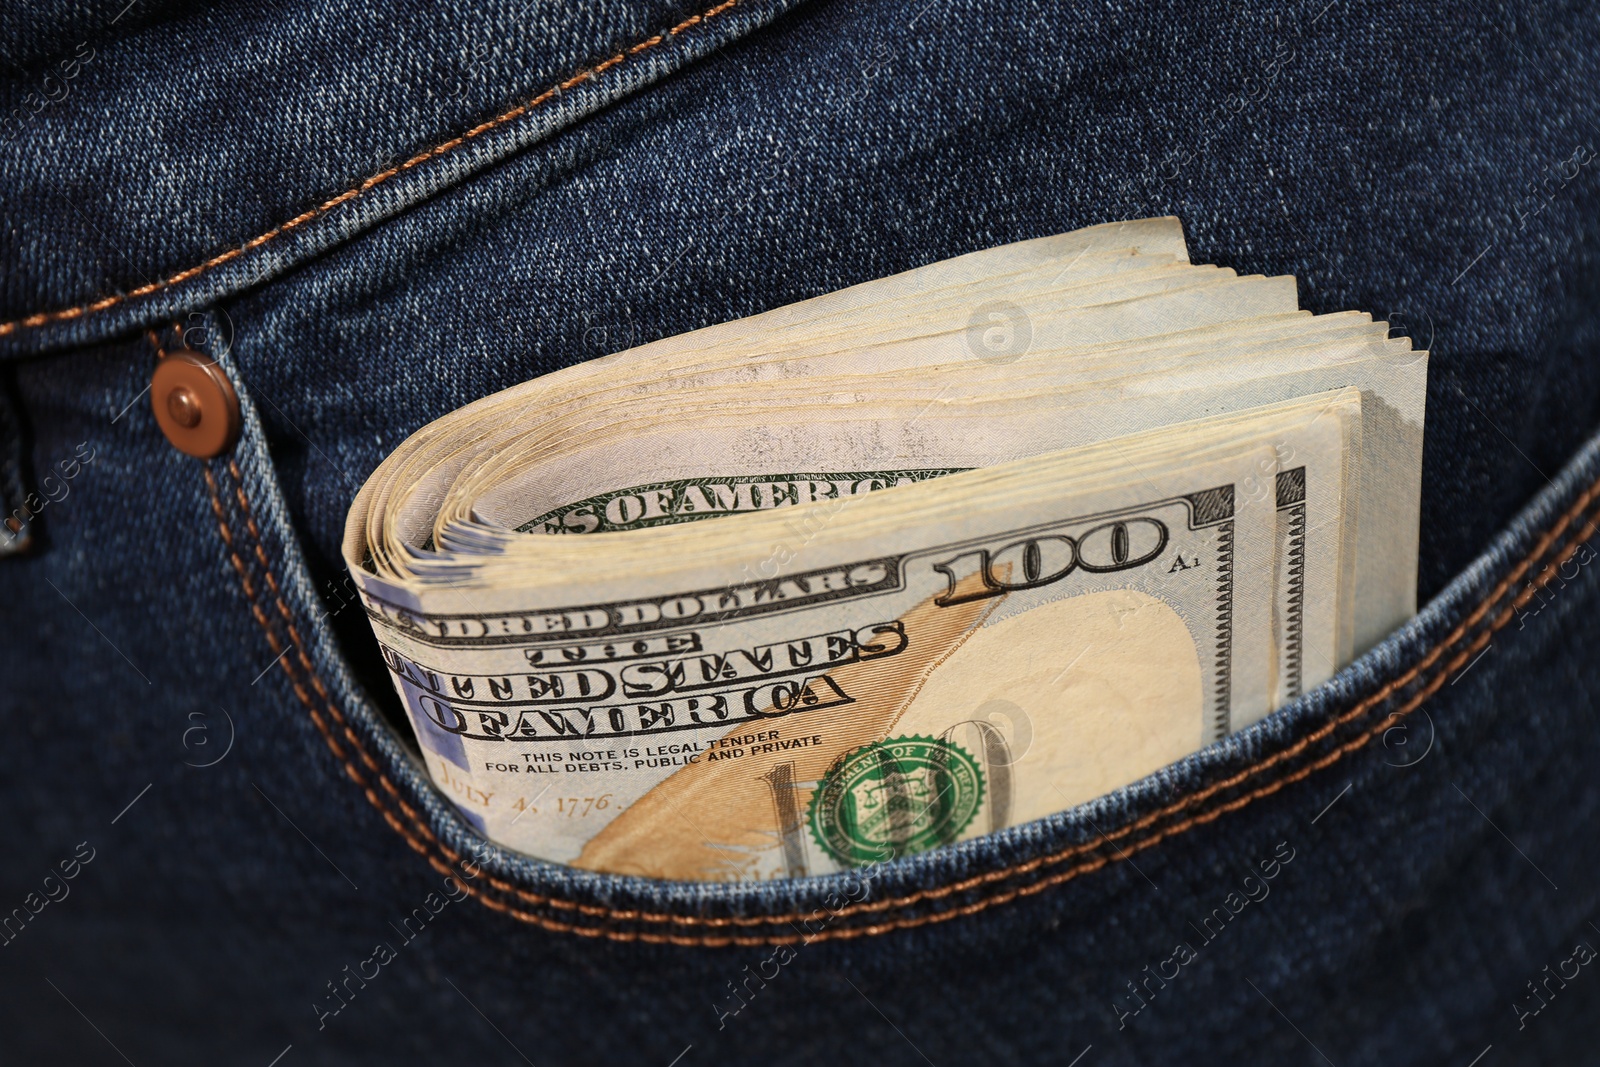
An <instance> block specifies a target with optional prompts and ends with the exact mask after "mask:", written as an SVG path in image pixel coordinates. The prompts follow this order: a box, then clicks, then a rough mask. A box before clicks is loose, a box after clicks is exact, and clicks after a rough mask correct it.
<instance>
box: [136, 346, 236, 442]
mask: <svg viewBox="0 0 1600 1067" xmlns="http://www.w3.org/2000/svg"><path fill="white" fill-rule="evenodd" d="M150 406H151V407H152V408H153V409H154V410H155V415H156V422H158V423H160V424H161V432H162V433H164V434H166V435H167V440H168V441H170V442H171V443H172V447H173V448H176V449H177V450H178V451H179V452H182V453H184V454H185V455H189V456H194V457H196V458H198V459H210V458H211V457H212V456H220V455H222V454H223V453H224V452H226V451H228V450H229V449H231V448H232V447H233V446H234V445H235V444H236V443H237V442H238V440H239V425H240V422H239V394H238V393H236V392H235V391H234V389H233V383H232V382H230V381H229V380H228V376H227V375H226V374H224V373H223V371H222V368H221V367H219V366H217V364H216V363H214V362H212V361H211V360H209V359H206V358H205V357H204V356H201V355H198V354H197V353H194V352H173V353H171V354H170V355H168V356H167V357H166V358H164V359H163V360H162V361H161V362H160V363H158V364H156V370H155V373H154V374H153V375H151V377H150Z"/></svg>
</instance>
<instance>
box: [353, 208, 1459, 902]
mask: <svg viewBox="0 0 1600 1067" xmlns="http://www.w3.org/2000/svg"><path fill="white" fill-rule="evenodd" d="M1426 376H1427V355H1426V353H1423V352H1417V351H1414V350H1413V349H1412V347H1411V344H1410V342H1409V341H1407V340H1405V339H1403V338H1400V339H1391V338H1389V336H1388V328H1387V326H1386V324H1385V323H1382V322H1374V321H1372V319H1371V317H1370V316H1368V315H1366V314H1361V313H1357V312H1345V313H1340V314H1331V315H1312V314H1310V313H1308V312H1305V311H1302V310H1300V308H1299V306H1298V301H1297V296H1296V291H1295V282H1294V279H1293V278H1289V277H1275V278H1268V277H1242V276H1240V275H1238V274H1236V273H1235V272H1234V271H1232V270H1227V269H1224V268H1220V267H1212V266H1202V265H1196V264H1192V263H1190V262H1188V255H1187V251H1186V249H1185V245H1184V239H1183V232H1182V229H1181V227H1180V225H1179V223H1178V221H1177V220H1176V219H1149V220H1143V221H1137V222H1127V223H1117V224H1108V225H1103V226H1095V227H1091V228H1089V229H1085V230H1080V231H1077V232H1074V233H1068V234H1063V235H1060V236H1057V237H1048V238H1042V239H1039V240H1033V241H1024V242H1022V243H1019V244H1013V245H1007V246H1005V247H1001V248H994V249H990V250H988V251H984V252H977V253H973V254H971V255H966V256H961V257H959V258H956V259H952V260H948V261H946V262H943V263H937V264H934V265H932V266H928V267H923V268H920V269H918V270H913V271H909V272H907V273H905V274H900V275H896V276H894V277H891V278H884V279H881V280H879V281H875V282H869V283H866V284H863V285H858V286H855V287H854V288H851V289H845V290H842V291H840V292H836V293H830V294H827V295H825V296H820V297H817V298H815V299H812V300H807V301H803V302H801V303H798V304H793V305H791V306H788V307H783V308H779V309H777V310H775V311H770V312H767V313H765V314H761V315H756V316H754V317H751V318H747V319H743V320H739V321H735V322H728V323H723V324H721V325H718V326H712V327H709V328H707V329H703V330H699V331H696V332H694V333H690V334H686V335H683V336H678V337H670V338H666V339H664V340H661V341H657V342H654V343H652V344H648V345H644V346H642V347H639V348H635V349H632V350H630V351H627V352H621V353H618V354H616V355H613V356H609V357H606V358H604V359H600V360H595V361H593V362H590V363H585V364H582V365H579V366H575V367H571V368H569V369H567V370H564V371H561V372H558V373H555V374H550V375H546V376H544V377H542V378H538V379H535V380H533V381H530V382H526V383H524V384H522V385H519V386H517V387H515V388H513V389H508V390H506V391H504V392H502V393H498V394H496V395H494V396H490V397H486V398H484V399H482V400H480V401H478V402H476V403H473V404H470V405H468V406H467V407H464V408H461V409H460V410H458V411H455V412H452V413H451V414H449V415H446V416H445V417H443V418H441V419H439V420H438V421H436V422H434V423H431V424H430V425H428V426H425V427H423V428H422V429H421V430H419V431H417V432H416V433H415V434H414V435H412V436H411V437H410V438H409V439H408V440H406V441H405V442H404V443H403V444H402V445H401V446H400V447H399V448H398V449H396V450H395V452H394V453H393V455H391V456H389V458H388V459H386V460H385V461H384V462H383V463H382V465H381V466H379V468H378V469H377V470H376V471H375V472H374V473H373V475H372V477H371V478H370V479H369V480H368V481H367V483H366V485H365V486H363V487H362V489H361V492H360V494H359V495H358V496H357V498H356V500H355V503H354V505H353V506H352V508H351V511H350V516H349V521H348V525H347V527H346V534H345V541H344V552H345V557H346V560H347V562H348V564H349V566H350V570H351V572H352V574H353V575H354V576H355V579H356V581H357V583H358V584H359V586H360V589H361V593H362V598H363V601H364V603H365V605H366V608H367V612H368V614H369V616H370V618H371V621H372V626H373V629H374V631H375V632H376V634H377V638H378V641H379V643H380V644H381V646H382V651H383V656H384V659H385V661H386V663H387V665H388V667H389V670H390V672H391V673H392V675H393V679H394V684H395V687H396V689H397V690H398V691H399V694H400V697H401V699H402V701H403V702H404V704H405V708H406V712H407V714H408V715H409V716H410V720H411V722H412V724H413V726H414V727H415V729H416V734H417V738H418V740H419V742H420V745H421V750H422V757H423V759H424V760H425V761H426V763H427V766H428V769H429V771H430V772H431V774H432V776H433V779H434V781H435V782H436V783H437V784H438V786H439V788H440V789H441V790H442V791H443V792H444V793H445V795H447V796H448V797H449V798H450V799H451V800H452V801H453V802H454V803H455V804H456V805H457V806H458V807H459V808H460V809H461V811H462V812H464V813H465V814H466V816H467V817H468V818H469V819H470V820H471V821H472V822H473V823H474V824H475V825H476V826H478V827H479V828H480V829H481V830H482V831H483V832H484V833H485V834H486V835H487V836H488V837H490V838H492V839H493V840H495V841H497V842H499V843H501V844H503V845H505V846H507V847H510V848H513V849H517V850H520V851H522V852H526V853H528V854H530V855H533V856H537V857H540V858H543V859H547V860H552V861H556V862H561V863H566V864H571V865H573V866H577V867H584V868H590V869H594V870H603V871H614V872H621V873H628V874H638V875H646V876H651V877H657V878H674V879H705V880H751V879H768V878H779V877H794V876H800V875H807V874H818V873H824V872H828V871H835V870H839V869H843V868H848V867H853V866H858V865H862V864H866V863H872V862H876V861H879V860H884V859H889V858H893V857H896V856H902V855H906V854H909V853H913V852H918V851H922V850H925V849H929V848H934V847H937V846H940V845H944V844H948V843H950V842H953V841H959V840H962V839H965V838H969V837H974V836H977V835H979V834H984V833H988V832H990V831H993V830H998V829H1001V828H1003V827H1006V826H1011V825H1015V824H1017V823H1021V822H1025V821H1027V820H1030V819H1036V818H1039V817H1041V816H1045V815H1049V814H1051V813H1053V812H1057V811H1061V810H1063V809H1065V808H1069V807H1072V806H1073V805H1076V804H1080V803H1082V802H1084V801H1088V800H1091V799H1093V798H1095V797H1097V796H1099V795H1101V794H1103V793H1106V792H1108V791H1110V790H1113V789H1116V788H1118V787H1119V786H1123V785H1126V784H1128V783H1130V782H1133V781H1136V780H1137V779H1139V778H1142V777H1144V776H1146V775H1148V774H1150V773H1151V772H1153V771H1156V770H1157V769H1159V768H1161V767H1162V766H1164V765H1166V764H1168V763H1171V762H1173V761H1174V760H1177V759H1181V758H1182V757H1184V756H1186V755H1188V754H1189V753H1191V752H1194V751H1195V750H1197V749H1199V748H1201V747H1203V746H1205V745H1207V744H1209V743H1211V742H1213V741H1215V740H1217V739H1219V738H1221V737H1224V736H1226V735H1227V734H1228V733H1230V732H1232V731H1235V730H1238V729H1241V728H1242V727H1244V726H1247V725H1249V724H1250V723H1252V722H1254V721H1255V720H1257V719H1259V718H1261V717H1262V716H1263V715H1265V714H1267V713H1268V712H1269V711H1271V710H1272V709H1273V708H1274V707H1276V706H1277V705H1279V704H1281V703H1283V702H1284V701H1286V700H1289V699H1291V698H1293V697H1294V696H1296V695H1298V694H1299V693H1300V692H1302V691H1303V690H1305V689H1306V688H1308V687H1310V686H1312V685H1315V684H1317V683H1318V682H1321V681H1322V680H1324V679H1326V678H1328V677H1329V676H1330V675H1331V674H1332V673H1333V672H1334V671H1335V670H1336V669H1337V668H1339V667H1340V666H1342V665H1343V664H1344V663H1346V662H1348V661H1349V660H1350V659H1351V657H1352V656H1353V655H1355V654H1357V653H1359V652H1360V651H1362V650H1364V649H1365V648H1367V647H1369V646H1370V645H1372V644H1373V643H1374V642H1375V641H1377V640H1378V639H1380V638H1381V637H1383V636H1384V635H1385V634H1386V633H1387V632H1388V631H1390V630H1391V629H1392V628H1393V627H1394V626H1396V625H1397V624H1398V623H1400V622H1402V621H1403V620H1405V619H1406V618H1407V617H1409V616H1410V615H1411V614H1412V613H1413V611H1414V610H1415V595H1416V594H1415V590H1416V564H1417V522H1418V498H1419V488H1420V477H1421V473H1420V471H1421V455H1422V431H1423V402H1424V391H1425V384H1426Z"/></svg>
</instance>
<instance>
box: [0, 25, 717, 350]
mask: <svg viewBox="0 0 1600 1067" xmlns="http://www.w3.org/2000/svg"><path fill="white" fill-rule="evenodd" d="M739 3H741V0H723V2H722V3H720V4H718V5H717V6H716V7H713V8H710V9H709V10H707V11H704V12H702V13H701V14H698V15H693V16H691V17H689V18H687V19H684V20H683V21H682V22H680V23H678V24H677V25H676V26H674V27H672V29H670V30H668V31H667V32H666V33H664V34H661V33H658V34H656V35H655V36H654V37H650V38H647V39H646V40H643V41H640V42H639V43H638V44H636V45H633V46H632V47H629V48H625V49H624V50H622V51H621V52H618V53H617V54H616V55H614V56H612V57H611V58H609V59H607V60H605V61H604V62H601V63H599V64H597V65H595V66H593V67H590V68H589V69H587V70H583V71H579V72H578V73H577V74H575V75H573V76H572V77H570V78H568V79H567V80H566V81H563V82H560V83H559V84H557V85H556V86H555V87H553V88H550V89H546V90H545V91H544V92H542V93H540V94H539V95H538V96H536V97H534V98H533V99H532V100H529V101H528V102H527V103H524V104H518V105H517V106H516V107H514V108H512V109H511V110H510V111H507V112H504V113H503V114H500V115H496V116H495V117H494V118H492V119H490V120H488V121H487V122H483V123H479V124H478V125H477V126H474V127H473V128H472V129H470V130H468V131H467V132H466V133H464V134H462V135H461V136H459V137H453V138H451V139H450V140H448V141H446V142H444V143H443V144H439V145H434V146H433V147H432V148H429V149H426V150H424V151H422V152H418V153H417V154H416V155H414V156H412V157H411V158H410V159H408V160H406V161H405V162H404V163H401V164H400V165H399V166H396V167H390V168H389V169H388V170H385V171H380V172H379V173H377V174H374V175H373V176H372V177H370V178H368V179H366V180H365V181H363V182H362V183H361V184H360V185H358V186H356V187H355V188H354V189H349V190H346V191H345V192H342V193H340V194H339V195H338V196H336V197H334V198H333V199H332V200H329V201H327V202H325V203H323V204H319V205H318V206H316V207H314V208H312V209H311V210H310V211H305V212H302V213H300V214H299V215H296V216H295V217H294V218H292V219H290V220H289V221H288V222H285V223H283V224H281V225H279V226H275V227H273V228H272V229H270V230H268V231H267V232H266V233H264V234H261V235H260V236H258V237H252V238H251V239H250V240H248V241H246V242H245V243H244V244H243V245H241V246H239V247H238V248H230V249H228V251H226V252H223V253H221V254H220V255H216V256H212V257H211V258H210V259H208V260H206V261H205V262H204V263H201V264H199V265H198V266H194V267H190V268H188V269H187V270H180V271H179V272H178V273H176V274H174V275H173V276H172V277H170V278H167V279H166V280H164V281H159V282H148V283H146V284H144V285H141V286H139V287H138V288H135V289H130V290H128V291H127V292H126V293H117V294H114V295H112V296H107V297H102V298H101V299H99V300H96V301H94V302H92V303H88V304H80V305H78V306H77V307H70V308H64V309H62V310H60V311H41V312H39V313H37V314H34V315H28V316H26V317H24V318H20V319H15V320H13V321H11V322H5V323H0V337H4V336H6V335H7V334H10V333H13V332H15V331H16V330H18V329H21V328H26V329H32V328H34V327H36V326H44V325H46V324H48V323H52V322H65V321H67V320H68V319H76V318H80V317H82V316H84V315H92V314H94V313H95V312H98V311H104V310H105V309H106V308H108V307H112V306H114V305H116V304H120V303H122V302H123V301H125V300H132V299H135V298H137V297H141V296H148V295H149V294H151V293H154V292H158V291H160V290H162V289H170V288H172V287H173V286H174V285H179V284H181V283H183V282H186V281H188V280H189V279H190V278H193V277H195V276H196V275H199V274H204V273H205V272H206V271H208V270H211V269H212V268H214V267H220V266H222V265H223V264H224V263H227V262H229V261H230V260H233V259H237V258H238V257H239V256H242V255H244V254H245V253H246V252H250V251H254V250H255V249H257V248H259V247H260V246H262V245H264V244H266V243H267V242H268V241H271V240H272V239H274V238H276V237H279V236H281V235H283V234H285V233H288V232H289V231H290V230H294V229H298V228H299V227H300V226H303V225H305V224H306V223H307V222H310V221H311V220H312V219H314V218H316V217H317V216H319V215H322V214H325V213H327V212H329V211H332V210H333V209H334V208H336V207H338V206H339V205H340V204H343V203H345V202H346V201H348V200H354V199H355V198H356V197H358V196H361V195H362V194H363V193H365V192H367V190H369V189H371V188H372V187H373V186H375V185H378V184H380V183H382V182H385V181H388V180H389V179H390V178H393V177H394V176H395V175H397V174H399V173H401V172H403V171H407V170H410V169H411V168H412V167H415V166H418V165H419V164H422V163H426V162H427V161H428V160H430V159H435V158H437V157H439V156H442V155H445V154H447V153H449V152H452V151H454V150H455V149H457V148H459V147H461V145H463V144H465V143H466V142H467V141H469V140H471V139H472V138H474V137H477V136H479V135H480V134H483V133H487V132H488V131H490V130H493V129H496V128H498V127H500V126H504V125H505V124H506V123H508V122H511V121H512V120H513V119H517V118H520V117H521V116H522V115H525V114H527V113H528V112H529V111H532V110H533V109H534V108H536V107H539V106H540V105H541V104H544V103H545V102H546V101H548V100H549V99H551V98H552V97H554V96H555V95H556V94H557V93H560V92H565V91H567V90H569V89H573V88H576V87H577V86H579V85H582V84H583V83H584V82H586V81H589V80H591V79H593V78H598V77H600V76H601V75H602V74H604V73H605V72H606V71H608V70H610V69H611V68H612V67H615V66H617V65H618V64H619V63H622V62H624V61H626V60H627V59H628V58H630V57H632V56H636V55H639V54H640V53H641V52H646V51H649V50H650V49H652V48H655V47H656V46H658V45H660V44H663V43H665V42H666V41H667V40H668V39H670V38H672V37H675V36H677V35H678V34H680V33H682V32H683V31H685V30H687V29H689V28H690V27H693V26H697V25H699V24H700V23H702V22H705V21H706V20H708V19H712V18H715V17H716V16H718V15H720V14H722V13H723V12H724V11H727V10H728V9H729V8H731V7H734V6H736V5H738V4H739Z"/></svg>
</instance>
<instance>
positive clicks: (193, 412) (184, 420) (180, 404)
mask: <svg viewBox="0 0 1600 1067" xmlns="http://www.w3.org/2000/svg"><path fill="white" fill-rule="evenodd" d="M167 414H169V415H171V416H172V421H173V422H175V423H177V424H178V425H179V426H182V427H183V428H184V429H186V430H192V429H194V428H195V427H196V426H198V425H200V398H199V397H197V396H195V395H194V390H193V389H190V388H189V387H188V386H187V385H180V386H178V387H177V388H176V389H174V390H173V391H172V392H170V393H168V394H167Z"/></svg>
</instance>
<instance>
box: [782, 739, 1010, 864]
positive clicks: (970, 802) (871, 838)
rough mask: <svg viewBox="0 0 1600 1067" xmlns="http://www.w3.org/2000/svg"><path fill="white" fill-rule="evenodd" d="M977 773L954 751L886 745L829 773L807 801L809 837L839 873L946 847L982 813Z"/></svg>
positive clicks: (922, 743) (941, 746)
mask: <svg viewBox="0 0 1600 1067" xmlns="http://www.w3.org/2000/svg"><path fill="white" fill-rule="evenodd" d="M983 788H984V782H983V771H982V770H980V769H979V767H978V763H977V761H976V760H975V759H973V758H972V756H971V755H969V754H968V753H967V751H966V750H965V749H963V748H962V747H961V746H960V745H956V744H952V743H950V742H949V741H941V740H939V739H938V738H933V737H890V738H886V739H885V740H882V741H875V742H873V743H872V744H870V745H863V746H862V747H860V748H858V749H856V750H855V751H854V752H851V753H848V754H847V755H846V756H844V758H843V759H841V760H839V762H837V763H835V764H834V765H833V768H832V769H831V770H829V771H828V773H827V774H826V775H825V776H824V777H823V779H822V782H821V784H820V785H819V786H818V788H817V791H816V792H815V793H814V794H812V797H811V812H810V817H811V833H812V836H814V837H815V838H816V839H817V843H818V844H819V845H821V846H822V848H823V850H824V851H825V852H827V853H828V855H830V856H832V857H833V858H834V859H835V860H837V861H839V862H840V863H843V864H845V865H847V866H852V867H854V866H858V865H860V864H863V863H870V862H872V861H874V860H886V859H893V858H895V857H896V856H906V855H910V854H911V853H913V852H922V851H924V850H926V849H930V848H936V847H938V846H939V845H946V844H949V843H950V842H951V841H954V840H955V839H956V838H957V837H960V836H961V832H962V831H963V830H965V829H966V828H967V826H968V824H970V823H971V822H972V819H973V817H974V816H975V815H977V814H978V809H979V808H980V807H982V806H983Z"/></svg>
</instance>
